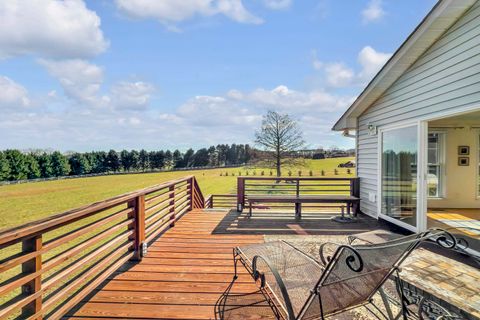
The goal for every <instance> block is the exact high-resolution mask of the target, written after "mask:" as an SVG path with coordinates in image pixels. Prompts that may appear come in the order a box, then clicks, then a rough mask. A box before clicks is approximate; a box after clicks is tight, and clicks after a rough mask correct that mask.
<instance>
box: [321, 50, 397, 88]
mask: <svg viewBox="0 0 480 320" xmlns="http://www.w3.org/2000/svg"><path fill="white" fill-rule="evenodd" d="M391 56H392V54H391V53H384V52H378V51H376V50H375V49H374V48H372V47H370V46H365V47H363V48H362V50H360V52H359V53H358V57H357V59H358V63H359V65H360V70H359V71H358V72H356V71H355V70H354V69H353V68H351V67H349V66H347V65H346V64H345V63H343V62H334V63H330V62H328V63H325V62H322V61H320V60H319V59H318V57H317V54H316V52H315V51H313V63H312V66H313V69H315V70H319V71H322V72H323V73H324V75H325V82H326V84H327V85H329V86H331V87H337V88H340V87H349V86H363V85H365V84H366V83H367V82H368V81H370V80H371V79H372V78H373V77H374V76H375V75H376V74H377V72H378V71H379V70H380V69H381V68H382V66H383V65H384V64H385V63H386V62H387V61H388V59H390V57H391Z"/></svg>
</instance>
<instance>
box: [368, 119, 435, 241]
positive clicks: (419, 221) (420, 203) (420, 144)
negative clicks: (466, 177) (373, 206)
mask: <svg viewBox="0 0 480 320" xmlns="http://www.w3.org/2000/svg"><path fill="white" fill-rule="evenodd" d="M425 123H426V122H425ZM425 123H423V124H422V121H418V120H416V121H406V122H402V123H397V124H394V125H388V126H382V127H381V128H379V129H378V134H377V137H378V139H377V140H378V144H377V154H378V160H379V161H378V168H377V218H382V219H383V220H386V221H388V222H391V223H393V224H396V225H398V226H399V227H402V228H405V229H407V230H410V231H412V232H419V231H420V230H423V229H422V228H423V218H421V217H420V215H421V212H422V211H420V209H421V208H423V207H424V206H425V205H426V199H420V198H421V192H420V191H421V188H422V187H423V185H424V183H422V184H420V183H419V182H420V180H421V179H420V177H423V176H425V173H424V170H421V169H420V167H423V166H422V165H420V164H421V163H422V162H423V158H425V156H424V155H422V156H420V153H421V152H420V151H421V150H422V149H424V148H425V149H426V145H427V144H426V143H425V141H421V140H422V139H421V136H423V134H424V131H425ZM408 127H415V129H416V130H417V204H416V217H415V218H416V221H415V222H416V226H412V225H410V224H408V223H406V222H403V221H400V220H398V219H395V218H392V217H390V216H387V215H386V214H383V213H382V169H383V168H382V167H383V133H384V132H388V131H392V130H396V129H403V128H408ZM426 131H427V136H428V126H427V130H426ZM423 198H425V197H423ZM425 212H426V211H425ZM423 215H424V216H425V219H424V220H425V222H426V214H423Z"/></svg>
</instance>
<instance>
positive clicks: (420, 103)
mask: <svg viewBox="0 0 480 320" xmlns="http://www.w3.org/2000/svg"><path fill="white" fill-rule="evenodd" d="M476 105H478V106H479V108H480V2H478V1H477V2H476V4H475V5H474V6H472V8H470V10H468V11H467V12H466V13H465V14H464V15H463V16H462V17H461V18H460V19H459V20H458V21H457V22H456V23H455V24H454V25H453V26H452V27H451V28H450V29H449V30H448V31H447V32H445V34H444V35H442V37H440V39H438V40H437V41H436V42H435V43H434V44H433V45H432V46H431V47H430V48H429V49H428V50H427V51H426V52H425V53H424V54H423V55H422V56H421V57H420V58H419V59H418V60H417V61H416V62H415V63H414V64H413V65H412V66H411V67H410V68H409V69H408V70H407V71H406V72H405V73H404V74H403V75H402V76H401V77H400V78H399V79H398V80H397V81H396V82H395V83H394V84H393V85H392V86H391V87H390V88H389V89H388V90H387V91H386V92H385V93H384V94H383V95H382V96H381V97H380V98H379V99H378V100H377V101H376V102H375V103H374V104H373V105H372V106H371V107H370V108H369V109H367V110H366V111H365V112H364V113H363V114H362V115H361V116H360V117H359V118H358V154H357V164H358V169H357V172H358V176H359V177H360V196H361V198H362V201H361V210H362V212H364V213H366V214H368V215H371V216H376V215H377V204H376V202H370V201H369V194H370V193H375V194H376V193H377V184H378V180H377V178H378V166H379V162H378V161H379V154H378V136H377V135H374V136H372V135H369V134H368V128H367V126H368V124H373V125H375V126H378V127H384V126H389V125H393V124H397V123H399V122H404V121H409V120H415V119H418V118H420V117H425V116H430V115H431V116H435V114H438V113H443V112H446V111H449V110H454V109H456V108H460V107H467V106H476ZM376 201H380V199H378V198H377V199H376Z"/></svg>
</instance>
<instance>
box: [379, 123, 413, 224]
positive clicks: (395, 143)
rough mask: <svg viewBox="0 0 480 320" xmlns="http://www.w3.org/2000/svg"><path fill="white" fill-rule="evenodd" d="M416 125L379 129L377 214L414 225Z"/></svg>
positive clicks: (399, 222) (400, 222)
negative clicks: (379, 153) (379, 167)
mask: <svg viewBox="0 0 480 320" xmlns="http://www.w3.org/2000/svg"><path fill="white" fill-rule="evenodd" d="M417 129H418V126H417V125H412V126H408V127H402V128H396V129H389V130H382V131H381V132H380V135H381V136H380V142H381V146H380V147H381V170H380V171H381V174H380V188H381V190H380V195H381V196H380V197H381V199H380V204H379V205H380V208H379V209H380V216H382V217H384V218H386V219H387V220H390V221H392V220H393V221H396V222H398V224H399V225H403V226H406V227H410V228H409V229H416V227H417V189H418V186H417V167H418V130H417Z"/></svg>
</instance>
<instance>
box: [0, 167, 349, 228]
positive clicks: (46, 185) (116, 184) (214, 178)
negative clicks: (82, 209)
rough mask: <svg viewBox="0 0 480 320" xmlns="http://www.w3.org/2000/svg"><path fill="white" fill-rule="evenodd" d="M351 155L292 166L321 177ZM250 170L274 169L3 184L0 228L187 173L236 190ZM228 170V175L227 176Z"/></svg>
mask: <svg viewBox="0 0 480 320" xmlns="http://www.w3.org/2000/svg"><path fill="white" fill-rule="evenodd" d="M351 159H352V158H333V159H324V160H307V161H306V163H305V167H301V168H291V171H292V176H297V175H298V170H301V171H302V176H309V171H310V170H312V172H313V176H315V177H320V176H321V171H322V170H324V171H325V176H327V177H328V176H335V175H334V169H335V168H336V167H337V166H338V164H339V163H342V162H346V161H348V160H351ZM246 171H248V173H249V175H250V176H252V175H253V173H254V171H255V173H256V175H257V176H260V175H261V172H262V171H263V172H264V174H265V175H266V176H269V175H270V169H262V168H251V167H250V168H229V169H211V170H192V171H176V172H161V173H145V174H128V175H111V176H101V177H92V178H78V179H67V180H57V181H46V182H36V183H25V184H18V185H9V186H1V187H0V228H5V227H12V226H16V225H20V224H23V223H26V222H30V221H34V220H37V219H40V218H44V217H46V216H48V215H51V214H54V213H60V212H63V211H66V210H69V209H73V208H76V207H79V206H83V205H86V204H89V203H92V202H95V201H99V200H103V199H107V198H109V197H112V196H116V195H119V194H122V193H125V192H129V191H133V190H136V189H140V188H144V187H148V186H151V185H155V184H159V183H162V182H165V181H168V180H172V179H175V178H179V177H183V176H187V175H195V176H196V178H197V179H198V181H199V184H200V188H201V189H202V192H203V193H204V195H205V196H207V195H208V194H214V193H234V192H235V186H236V177H237V176H238V174H239V173H241V174H242V175H245V174H246ZM226 173H228V176H225V174H226ZM283 173H284V175H285V176H287V175H288V169H284V172H283ZM233 175H235V176H233ZM354 175H355V172H354V170H352V172H351V174H350V175H348V174H347V170H346V169H341V168H340V169H338V175H337V176H338V177H341V176H354Z"/></svg>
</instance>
